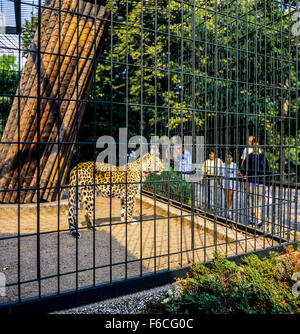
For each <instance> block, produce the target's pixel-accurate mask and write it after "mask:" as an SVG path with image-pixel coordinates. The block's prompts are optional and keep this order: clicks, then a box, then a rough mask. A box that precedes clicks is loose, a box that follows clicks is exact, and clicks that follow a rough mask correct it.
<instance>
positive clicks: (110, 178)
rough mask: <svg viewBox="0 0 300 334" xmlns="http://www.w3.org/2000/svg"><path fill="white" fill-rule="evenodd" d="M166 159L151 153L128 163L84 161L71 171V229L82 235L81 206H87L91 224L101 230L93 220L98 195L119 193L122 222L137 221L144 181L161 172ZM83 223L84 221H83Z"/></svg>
mask: <svg viewBox="0 0 300 334" xmlns="http://www.w3.org/2000/svg"><path fill="white" fill-rule="evenodd" d="M162 166H163V165H162V161H161V159H160V158H159V156H158V155H153V154H150V153H147V154H145V155H143V156H142V157H140V158H138V159H136V160H135V161H133V162H128V163H127V165H126V168H124V166H114V165H110V164H107V163H99V162H97V161H96V162H94V161H88V162H81V163H79V164H78V165H77V166H75V167H74V168H73V169H72V170H71V172H70V181H69V196H68V222H69V231H70V233H71V235H72V236H73V237H74V238H77V239H79V238H80V237H81V234H80V233H79V231H78V224H77V221H78V210H79V209H84V210H85V211H84V212H85V222H86V225H87V227H88V228H90V229H93V230H98V229H99V228H98V227H95V224H93V223H92V221H93V212H94V209H95V208H94V199H95V196H96V197H98V196H99V197H115V198H119V199H120V200H121V214H120V216H121V217H120V218H121V222H126V221H127V222H133V221H134V219H133V212H134V208H135V202H136V197H137V195H138V193H139V191H140V185H141V183H142V182H144V181H145V180H146V178H147V176H148V175H149V174H151V173H157V174H161V172H162ZM80 227H82V224H81V225H80Z"/></svg>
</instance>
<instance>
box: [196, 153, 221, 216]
mask: <svg viewBox="0 0 300 334" xmlns="http://www.w3.org/2000/svg"><path fill="white" fill-rule="evenodd" d="M222 163H223V162H222V160H221V159H219V158H217V157H216V155H215V151H214V149H212V148H211V149H209V151H208V159H207V160H205V162H204V164H203V167H202V175H201V181H200V185H201V186H203V185H205V187H204V197H205V199H207V200H206V202H207V203H208V209H209V210H214V209H215V210H218V209H220V205H219V203H220V201H219V198H220V196H219V193H218V191H219V185H220V182H219V176H218V174H219V168H220V167H221V165H222ZM203 181H205V182H203Z"/></svg>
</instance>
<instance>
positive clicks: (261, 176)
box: [241, 142, 270, 227]
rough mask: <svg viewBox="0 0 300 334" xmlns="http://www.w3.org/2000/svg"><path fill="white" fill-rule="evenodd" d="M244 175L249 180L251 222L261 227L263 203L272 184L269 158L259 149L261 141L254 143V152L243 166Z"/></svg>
mask: <svg viewBox="0 0 300 334" xmlns="http://www.w3.org/2000/svg"><path fill="white" fill-rule="evenodd" d="M241 173H242V175H243V176H244V177H245V178H246V181H247V190H248V193H249V205H250V219H249V224H251V225H255V226H257V227H261V226H262V225H263V223H262V221H263V220H260V218H261V215H260V214H261V212H260V211H261V210H260V209H261V203H262V199H263V198H264V197H265V194H266V192H267V191H268V188H269V185H270V168H269V163H268V161H267V159H266V158H265V156H264V154H262V153H261V150H260V149H259V143H258V142H255V143H254V145H253V152H252V153H250V154H249V155H248V156H247V157H246V159H245V162H244V164H243V167H242V168H241Z"/></svg>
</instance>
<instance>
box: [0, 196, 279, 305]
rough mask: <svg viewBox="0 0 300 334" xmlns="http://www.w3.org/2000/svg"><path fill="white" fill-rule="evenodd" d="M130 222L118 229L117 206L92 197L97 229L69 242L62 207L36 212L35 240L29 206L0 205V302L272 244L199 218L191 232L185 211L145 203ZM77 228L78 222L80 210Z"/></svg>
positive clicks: (46, 207) (48, 205) (48, 206)
mask: <svg viewBox="0 0 300 334" xmlns="http://www.w3.org/2000/svg"><path fill="white" fill-rule="evenodd" d="M110 204H111V205H110ZM18 216H19V217H20V223H19V224H18ZM110 217H111V218H110ZM134 217H135V218H136V220H137V223H127V224H125V223H121V222H120V201H119V200H117V199H112V201H111V202H110V199H105V198H97V199H96V209H95V218H96V220H95V223H96V225H99V227H98V230H97V231H92V230H90V229H87V228H83V229H82V230H81V231H80V232H81V235H82V237H81V239H79V240H76V239H74V238H73V237H72V236H71V235H70V234H69V232H68V223H67V206H66V202H65V201H63V202H61V205H60V209H59V210H58V206H57V203H42V204H41V205H40V222H39V231H40V235H39V236H37V234H36V233H37V206H36V204H30V205H29V204H28V205H23V206H21V209H20V212H18V207H17V206H15V205H10V206H8V205H0V273H1V272H2V273H4V274H5V278H6V284H7V285H8V286H7V288H6V296H5V297H1V296H0V303H2V302H6V301H10V300H18V297H19V296H20V297H21V298H22V299H24V298H28V297H37V296H38V295H39V294H41V295H45V294H52V293H57V292H58V291H60V292H62V291H65V290H72V289H76V287H78V288H80V287H86V286H90V285H93V284H99V283H104V282H110V281H113V280H119V279H125V278H126V277H128V278H129V277H132V276H137V275H140V274H145V273H149V272H153V271H155V270H156V271H158V270H163V269H168V268H169V269H171V268H179V267H180V266H186V265H189V264H191V263H192V262H193V260H194V261H197V262H203V261H208V260H211V259H212V258H213V253H214V251H215V249H216V248H217V249H218V250H220V251H221V252H222V253H223V254H224V255H227V256H230V255H236V254H240V253H245V252H246V251H252V250H255V249H261V248H266V247H269V246H271V245H273V244H274V243H275V242H274V240H273V241H272V240H271V239H269V238H266V237H261V236H260V237H259V236H253V235H250V234H246V233H244V232H241V231H238V230H236V229H235V228H232V229H230V228H227V227H226V226H224V225H221V224H216V223H214V222H212V221H210V220H208V219H204V218H201V217H195V224H194V228H192V226H193V225H192V224H191V217H190V215H189V213H188V212H185V211H182V210H181V209H177V208H174V207H172V206H169V208H168V205H167V204H165V203H162V202H159V201H156V202H155V205H154V201H153V199H150V198H148V197H145V196H143V198H142V203H140V201H139V199H137V203H136V208H135V214H134ZM140 218H142V222H141V221H140ZM79 222H81V223H83V224H84V222H85V219H84V213H83V211H81V212H80V214H79ZM18 226H19V227H18ZM18 228H19V229H20V231H19V232H20V238H17V236H18ZM18 240H19V241H18ZM193 240H194V251H192V242H193ZM75 270H77V271H78V273H77V274H76V273H72V272H73V271H75ZM58 275H59V277H58ZM38 278H40V280H39V281H38ZM18 281H20V282H22V284H21V285H20V290H19V289H18V284H17V283H18ZM39 282H40V283H39Z"/></svg>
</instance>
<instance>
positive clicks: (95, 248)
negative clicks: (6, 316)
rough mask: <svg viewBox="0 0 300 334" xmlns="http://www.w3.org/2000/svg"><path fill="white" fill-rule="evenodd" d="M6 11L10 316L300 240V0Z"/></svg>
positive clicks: (53, 5)
mask: <svg viewBox="0 0 300 334" xmlns="http://www.w3.org/2000/svg"><path fill="white" fill-rule="evenodd" d="M0 11H1V16H0V25H1V27H0V28H1V30H0V32H1V34H0V82H1V85H0V111H1V118H0V139H1V142H0V202H1V204H0V265H1V267H0V268H1V269H2V272H3V273H4V274H5V278H6V280H5V284H6V285H5V287H6V290H5V291H6V293H5V295H4V296H3V294H2V295H1V296H0V302H1V305H0V307H2V308H3V309H7V308H9V309H10V310H12V308H13V307H17V306H18V305H22V303H23V301H26V300H27V299H28V298H30V297H31V298H34V300H35V301H41V300H43V299H44V297H45V296H48V295H51V296H52V297H53V296H56V297H57V296H58V297H60V296H69V295H70V296H71V295H73V294H74V293H76V294H77V295H79V294H80V293H81V292H83V293H84V292H87V295H88V293H89V292H88V291H92V292H94V291H101V293H102V295H101V296H98V297H99V298H104V296H107V292H106V290H104V289H107V291H113V287H114V289H115V287H116V284H118V285H117V286H119V287H120V288H119V289H120V293H122V292H124V291H127V290H126V288H125V285H124V282H129V283H130V282H133V283H132V285H131V289H132V290H133V289H134V288H137V287H138V288H143V287H145V286H147V284H150V283H145V282H146V281H145V280H146V279H147V277H151V278H152V277H153V280H155V281H156V282H160V281H161V282H163V281H166V280H170V277H171V276H168V275H169V273H173V274H172V275H176V274H178V275H180V273H181V272H182V271H181V270H182V268H183V269H184V268H187V266H188V265H190V264H191V263H192V262H194V261H197V262H202V263H207V262H209V261H210V260H212V259H213V257H214V252H215V251H216V250H219V251H221V252H222V253H223V254H224V256H227V257H232V256H241V255H244V254H247V253H250V252H257V251H268V250H275V249H279V248H280V247H282V246H284V245H288V244H291V243H292V244H293V243H295V242H296V239H297V232H299V231H300V228H299V225H298V222H297V217H298V213H299V205H298V180H299V168H298V166H299V161H300V156H299V149H298V146H299V145H298V144H299V138H300V132H299V116H298V114H299V95H298V93H299V86H298V78H299V61H298V54H299V51H298V47H299V40H298V26H299V12H300V8H299V4H298V3H296V1H292V0H264V1H261V0H243V1H237V0H224V1H215V0H198V1H197V0H190V1H183V0H143V1H128V0H124V1H123V0H120V1H114V0H107V1H96V0H64V1H62V0H48V1H42V0H24V1H22V0H20V1H10V0H1V1H0ZM2 17H3V19H1V18H2ZM74 237H75V238H74ZM166 273H167V274H168V275H167V274H166ZM149 275H150V276H149ZM151 275H152V276H151ZM163 275H167V276H163ZM162 277H163V278H162ZM139 282H140V283H139ZM152 284H153V283H152ZM128 286H130V284H129V285H128ZM134 286H135V287H134ZM109 288H111V290H110V289H109ZM88 289H90V290H88ZM93 289H98V290H93ZM99 289H100V290H99ZM101 289H102V290H101ZM122 289H123V290H122ZM1 291H2V290H1ZM80 296H81V297H82V302H83V301H87V300H92V299H93V297H92V296H91V295H89V297H83V295H80ZM47 298H48V297H47ZM85 298H87V299H85ZM53 300H54V299H53ZM69 302H70V301H69ZM73 302H74V301H73ZM78 302H80V301H78ZM70 303H71V302H70ZM16 305H17V306H16ZM56 307H58V305H57V306H56ZM52 308H55V305H54V306H52Z"/></svg>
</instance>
